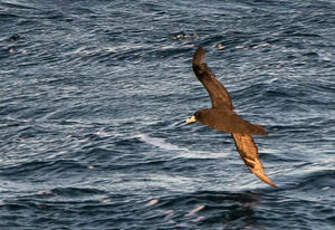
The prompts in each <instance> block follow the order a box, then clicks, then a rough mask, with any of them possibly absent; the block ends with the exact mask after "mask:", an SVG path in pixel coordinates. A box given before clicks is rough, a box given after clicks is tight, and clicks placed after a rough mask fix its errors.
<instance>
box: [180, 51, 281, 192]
mask: <svg viewBox="0 0 335 230" xmlns="http://www.w3.org/2000/svg"><path fill="white" fill-rule="evenodd" d="M204 54H205V51H204V50H203V49H202V48H201V47H200V48H198V49H197V50H196V52H195V53H194V55H193V60H192V67H193V72H194V73H195V75H196V76H197V78H198V80H199V81H200V82H201V83H202V84H203V85H204V87H205V88H206V90H207V92H208V94H209V96H210V98H211V102H212V108H210V109H202V110H199V111H197V112H196V113H194V115H193V117H192V118H190V119H187V120H186V122H187V123H191V122H194V121H199V122H201V123H203V124H205V125H207V126H209V127H210V128H212V129H216V130H219V131H223V132H227V133H231V134H232V137H233V139H234V141H235V146H236V148H237V150H238V152H239V153H240V156H241V158H242V160H243V161H244V163H245V164H246V165H247V167H248V168H249V170H250V171H251V172H252V173H254V174H255V175H256V176H257V177H258V178H259V179H261V180H262V181H264V182H265V183H267V184H269V185H271V186H275V185H274V184H273V183H272V182H271V180H270V179H269V178H268V177H267V176H266V175H265V173H264V170H263V166H262V164H261V162H260V161H259V160H258V150H257V146H256V145H255V143H254V141H253V139H252V137H251V136H250V135H267V133H266V131H265V129H264V128H263V127H261V126H259V125H256V124H251V123H249V122H248V121H245V120H243V119H242V118H241V117H240V116H239V115H238V114H236V113H235V112H234V107H233V104H232V101H231V99H230V96H229V93H228V91H227V90H226V88H225V87H224V86H223V85H222V84H221V83H220V82H219V81H218V80H216V78H215V75H214V74H213V73H212V72H211V70H210V69H209V67H208V66H207V65H206V63H204V62H203V61H204Z"/></svg>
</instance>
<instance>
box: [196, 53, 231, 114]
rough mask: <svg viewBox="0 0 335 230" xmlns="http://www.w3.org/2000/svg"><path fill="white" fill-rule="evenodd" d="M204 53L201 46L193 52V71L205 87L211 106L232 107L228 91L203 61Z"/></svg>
mask: <svg viewBox="0 0 335 230" xmlns="http://www.w3.org/2000/svg"><path fill="white" fill-rule="evenodd" d="M204 55H205V51H204V49H203V48H202V47H199V48H198V49H197V50H196V51H195V53H194V54H193V60H192V66H193V72H194V73H195V75H196V76H197V78H198V80H199V81H200V82H201V83H202V84H203V85H204V87H205V88H206V90H207V92H208V94H209V96H210V98H211V101H212V107H213V108H219V107H223V106H226V107H228V108H229V109H233V105H232V102H231V99H230V96H229V94H228V91H227V90H226V88H225V87H224V86H223V85H222V84H221V83H220V82H219V81H218V80H216V78H215V75H214V74H213V73H212V71H211V70H210V68H209V67H208V66H207V65H206V63H204V62H203V61H204Z"/></svg>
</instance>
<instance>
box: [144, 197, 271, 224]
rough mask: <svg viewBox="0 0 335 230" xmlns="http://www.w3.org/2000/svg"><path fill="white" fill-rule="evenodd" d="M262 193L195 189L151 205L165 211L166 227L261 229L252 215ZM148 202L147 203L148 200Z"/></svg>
mask: <svg viewBox="0 0 335 230" xmlns="http://www.w3.org/2000/svg"><path fill="white" fill-rule="evenodd" d="M263 196H264V194H262V193H261V192H254V191H253V192H251V191H244V192H216V191H199V192H194V193H188V194H182V195H179V196H173V197H165V198H162V199H161V200H159V201H158V200H155V202H154V205H156V207H155V208H156V210H159V211H160V212H161V213H164V214H165V217H164V221H165V223H166V225H169V226H171V225H174V226H175V227H184V228H194V227H195V226H197V227H206V228H208V229H246V228H247V229H249V228H250V229H265V226H264V225H263V224H262V223H260V222H259V221H257V217H256V216H257V208H258V206H259V204H260V203H261V201H262V199H263ZM148 204H149V205H148V206H151V205H150V204H151V203H150V202H149V203H148ZM152 208H154V206H153V207H152ZM161 217H162V216H161Z"/></svg>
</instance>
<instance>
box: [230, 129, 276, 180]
mask: <svg viewBox="0 0 335 230" xmlns="http://www.w3.org/2000/svg"><path fill="white" fill-rule="evenodd" d="M232 136H233V138H234V141H235V146H236V148H237V150H238V152H239V153H240V156H241V158H242V160H243V161H244V163H245V164H246V165H247V166H248V168H249V170H250V171H251V172H252V173H253V174H255V175H256V176H257V177H258V178H259V179H261V180H262V181H264V182H265V183H267V184H269V185H271V186H273V187H276V186H275V184H274V183H272V182H271V180H270V179H269V178H268V177H267V176H266V175H265V173H264V170H263V166H262V163H261V162H260V161H259V159H258V150H257V146H256V145H255V143H254V140H253V139H252V137H251V136H249V135H246V134H240V133H233V134H232Z"/></svg>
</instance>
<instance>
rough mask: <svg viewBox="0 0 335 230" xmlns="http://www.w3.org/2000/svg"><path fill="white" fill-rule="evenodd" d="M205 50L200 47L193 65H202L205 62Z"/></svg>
mask: <svg viewBox="0 0 335 230" xmlns="http://www.w3.org/2000/svg"><path fill="white" fill-rule="evenodd" d="M204 56H205V50H204V49H203V48H202V47H201V46H200V47H199V48H198V49H197V50H196V51H195V52H194V54H193V60H192V64H193V65H201V64H202V63H203V61H204Z"/></svg>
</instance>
